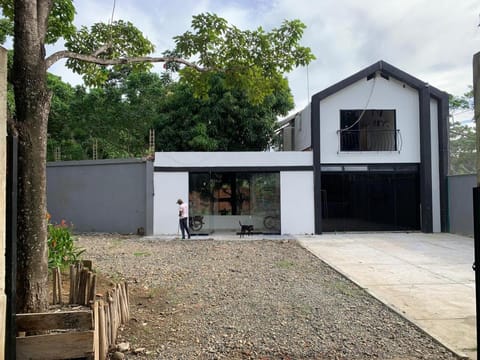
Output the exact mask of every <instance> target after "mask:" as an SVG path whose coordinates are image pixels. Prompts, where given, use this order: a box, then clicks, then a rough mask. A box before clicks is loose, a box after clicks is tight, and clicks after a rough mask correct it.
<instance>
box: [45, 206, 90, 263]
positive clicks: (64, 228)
mask: <svg viewBox="0 0 480 360" xmlns="http://www.w3.org/2000/svg"><path fill="white" fill-rule="evenodd" d="M47 230H48V241H47V242H48V267H49V268H54V267H60V268H65V267H67V266H68V265H70V264H72V263H74V262H76V261H77V260H79V259H80V255H81V254H83V253H84V252H85V249H80V248H77V247H76V246H75V245H74V239H73V236H72V229H71V226H69V225H68V224H67V222H66V221H65V220H62V221H61V223H60V224H52V223H50V214H47Z"/></svg>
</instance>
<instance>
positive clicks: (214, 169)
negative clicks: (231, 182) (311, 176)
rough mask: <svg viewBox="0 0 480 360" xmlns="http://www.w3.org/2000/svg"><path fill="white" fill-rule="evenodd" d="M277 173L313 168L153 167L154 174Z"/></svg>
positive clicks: (306, 166)
mask: <svg viewBox="0 0 480 360" xmlns="http://www.w3.org/2000/svg"><path fill="white" fill-rule="evenodd" d="M279 171H313V166H309V165H301V166H238V167H235V166H204V167H200V166H197V167H188V166H185V167H174V166H155V167H154V172H279Z"/></svg>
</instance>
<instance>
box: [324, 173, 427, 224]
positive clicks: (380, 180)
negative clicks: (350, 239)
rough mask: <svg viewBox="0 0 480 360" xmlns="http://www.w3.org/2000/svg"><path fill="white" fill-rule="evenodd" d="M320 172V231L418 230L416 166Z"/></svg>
mask: <svg viewBox="0 0 480 360" xmlns="http://www.w3.org/2000/svg"><path fill="white" fill-rule="evenodd" d="M341 168H342V171H338V172H335V171H333V172H325V171H322V231H325V232H329V231H395V230H419V229H420V194H419V176H418V169H417V167H416V166H413V167H411V166H410V167H405V168H400V169H399V168H398V167H395V168H383V169H382V168H374V167H370V168H368V167H365V168H366V169H368V171H361V172H359V171H348V170H346V169H347V168H348V167H341Z"/></svg>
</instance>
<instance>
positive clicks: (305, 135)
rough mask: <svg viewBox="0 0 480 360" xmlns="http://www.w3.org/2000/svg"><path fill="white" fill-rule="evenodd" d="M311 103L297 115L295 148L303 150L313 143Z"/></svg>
mask: <svg viewBox="0 0 480 360" xmlns="http://www.w3.org/2000/svg"><path fill="white" fill-rule="evenodd" d="M310 114H311V105H310V104H308V106H307V107H306V108H305V109H303V110H302V111H301V112H300V113H299V114H298V115H297V116H296V117H295V150H297V151H302V150H304V149H307V148H309V147H310V146H311V145H312V139H311V135H310V134H311V116H310Z"/></svg>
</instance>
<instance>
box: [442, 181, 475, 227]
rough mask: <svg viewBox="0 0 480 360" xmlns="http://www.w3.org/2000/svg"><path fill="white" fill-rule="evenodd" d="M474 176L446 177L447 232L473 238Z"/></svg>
mask: <svg viewBox="0 0 480 360" xmlns="http://www.w3.org/2000/svg"><path fill="white" fill-rule="evenodd" d="M475 186H477V178H476V175H452V176H448V213H449V225H450V227H449V231H450V232H451V233H454V234H460V235H467V236H473V190H472V189H473V188H474V187H475Z"/></svg>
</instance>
